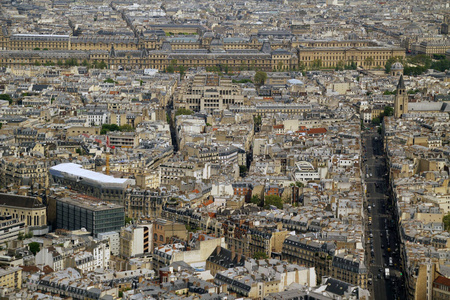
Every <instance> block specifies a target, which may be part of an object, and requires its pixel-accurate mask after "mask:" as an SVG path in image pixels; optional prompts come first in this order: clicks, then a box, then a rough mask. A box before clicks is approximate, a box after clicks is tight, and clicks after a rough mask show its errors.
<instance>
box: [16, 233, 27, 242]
mask: <svg viewBox="0 0 450 300" xmlns="http://www.w3.org/2000/svg"><path fill="white" fill-rule="evenodd" d="M17 239H18V240H19V241H23V240H24V239H25V235H24V234H23V232H19V236H18V237H17Z"/></svg>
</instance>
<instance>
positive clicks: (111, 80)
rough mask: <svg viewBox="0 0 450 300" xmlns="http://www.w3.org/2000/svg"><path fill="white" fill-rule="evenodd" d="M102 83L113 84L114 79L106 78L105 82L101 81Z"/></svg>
mask: <svg viewBox="0 0 450 300" xmlns="http://www.w3.org/2000/svg"><path fill="white" fill-rule="evenodd" d="M103 82H104V83H115V81H114V79H112V78H107V79H105V80H103Z"/></svg>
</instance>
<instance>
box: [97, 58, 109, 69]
mask: <svg viewBox="0 0 450 300" xmlns="http://www.w3.org/2000/svg"><path fill="white" fill-rule="evenodd" d="M106 67H107V65H106V63H105V62H104V61H103V60H102V61H101V62H99V63H98V68H99V69H106Z"/></svg>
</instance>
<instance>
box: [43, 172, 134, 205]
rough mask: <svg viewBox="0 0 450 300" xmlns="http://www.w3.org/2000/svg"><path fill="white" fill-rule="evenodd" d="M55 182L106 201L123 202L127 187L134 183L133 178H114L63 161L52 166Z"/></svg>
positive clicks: (51, 173)
mask: <svg viewBox="0 0 450 300" xmlns="http://www.w3.org/2000/svg"><path fill="white" fill-rule="evenodd" d="M50 175H51V176H52V179H53V181H54V182H56V183H59V184H61V185H63V186H69V187H70V188H72V189H74V190H77V191H79V192H82V193H84V194H87V195H90V196H93V197H96V198H100V199H102V200H104V201H108V202H114V203H120V204H123V200H124V198H125V191H126V189H127V188H128V187H129V186H131V185H134V183H135V181H134V180H133V179H126V178H114V177H113V176H108V175H105V174H102V173H98V172H94V171H90V170H86V169H83V168H82V166H81V165H78V164H73V163H63V164H59V165H56V166H54V167H51V168H50Z"/></svg>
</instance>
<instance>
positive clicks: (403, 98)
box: [394, 75, 408, 118]
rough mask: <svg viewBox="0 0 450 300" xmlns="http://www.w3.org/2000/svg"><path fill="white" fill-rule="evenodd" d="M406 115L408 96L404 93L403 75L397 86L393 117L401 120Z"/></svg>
mask: <svg viewBox="0 0 450 300" xmlns="http://www.w3.org/2000/svg"><path fill="white" fill-rule="evenodd" d="M406 113H408V94H407V93H406V88H405V82H404V81H403V75H402V76H400V80H399V82H398V85H397V92H396V94H395V100H394V116H395V117H396V118H401V116H402V115H403V114H406Z"/></svg>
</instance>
